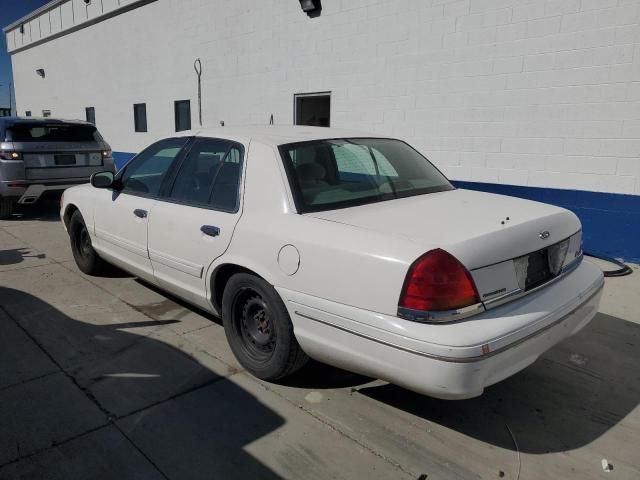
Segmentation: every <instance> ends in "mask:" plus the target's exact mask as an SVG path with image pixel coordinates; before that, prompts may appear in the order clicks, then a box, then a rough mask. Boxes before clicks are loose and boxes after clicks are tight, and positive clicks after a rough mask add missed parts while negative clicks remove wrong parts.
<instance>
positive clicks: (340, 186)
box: [280, 138, 453, 213]
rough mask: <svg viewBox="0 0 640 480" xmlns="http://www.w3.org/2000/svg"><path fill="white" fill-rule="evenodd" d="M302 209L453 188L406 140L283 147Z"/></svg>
mask: <svg viewBox="0 0 640 480" xmlns="http://www.w3.org/2000/svg"><path fill="white" fill-rule="evenodd" d="M280 152H281V155H282V157H283V159H284V162H285V167H286V170H287V175H288V177H289V182H290V185H291V189H292V191H293V194H294V197H295V199H296V205H297V207H298V210H299V211H300V212H301V213H304V212H317V211H322V210H332V209H336V208H345V207H351V206H355V205H361V204H365V203H374V202H381V201H385V200H392V199H394V198H402V197H410V196H414V195H423V194H427V193H434V192H441V191H445V190H452V189H453V186H452V185H451V184H450V183H449V181H448V180H447V179H446V177H445V176H444V175H443V174H442V173H440V171H439V170H438V169H437V168H436V167H434V166H433V165H432V164H431V163H430V162H429V161H428V160H427V159H426V158H424V157H423V156H422V155H420V154H419V153H418V152H417V151H416V150H414V149H413V148H412V147H410V146H409V145H407V144H406V143H404V142H402V141H400V140H392V139H384V138H350V139H347V138H343V139H335V140H320V141H311V142H302V143H295V144H289V145H283V146H281V147H280Z"/></svg>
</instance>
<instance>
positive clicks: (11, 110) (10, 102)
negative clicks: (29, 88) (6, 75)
mask: <svg viewBox="0 0 640 480" xmlns="http://www.w3.org/2000/svg"><path fill="white" fill-rule="evenodd" d="M17 113H18V112H16V115H17ZM9 116H10V117H12V116H13V81H11V82H9Z"/></svg>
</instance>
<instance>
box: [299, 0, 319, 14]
mask: <svg viewBox="0 0 640 480" xmlns="http://www.w3.org/2000/svg"><path fill="white" fill-rule="evenodd" d="M300 8H302V11H303V12H304V13H306V14H307V15H309V16H310V17H317V16H318V15H320V11H321V10H322V4H321V2H320V0H300Z"/></svg>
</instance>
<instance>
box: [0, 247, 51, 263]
mask: <svg viewBox="0 0 640 480" xmlns="http://www.w3.org/2000/svg"><path fill="white" fill-rule="evenodd" d="M25 258H38V259H43V258H47V256H46V255H45V254H44V253H33V251H32V250H31V249H30V248H11V249H9V250H0V267H6V266H9V265H17V264H19V263H22V262H24V259H25Z"/></svg>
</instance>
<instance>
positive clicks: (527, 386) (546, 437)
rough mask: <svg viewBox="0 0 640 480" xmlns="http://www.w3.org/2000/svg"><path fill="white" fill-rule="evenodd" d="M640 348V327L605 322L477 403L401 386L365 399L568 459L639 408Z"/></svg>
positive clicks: (602, 318) (370, 391)
mask: <svg viewBox="0 0 640 480" xmlns="http://www.w3.org/2000/svg"><path fill="white" fill-rule="evenodd" d="M639 346H640V325H638V324H635V323H632V322H628V321H625V320H621V319H619V318H615V317H612V316H608V315H604V314H598V315H597V316H596V317H595V318H594V320H593V321H592V322H591V323H590V324H589V325H588V326H587V327H585V329H584V330H582V331H581V332H579V333H578V334H576V335H575V336H573V337H571V338H569V339H567V340H565V341H564V342H562V343H561V344H560V345H558V346H556V347H555V348H554V349H552V350H550V351H549V352H547V353H546V354H545V355H544V356H543V357H542V358H540V359H539V360H538V361H537V362H535V363H534V364H533V365H532V366H530V367H528V368H527V369H525V370H523V371H522V372H520V373H518V374H516V375H515V376H513V377H511V378H509V379H507V380H505V381H503V382H501V383H498V384H496V385H494V386H492V387H489V388H487V389H486V390H485V393H484V394H483V395H482V396H480V397H478V398H474V399H470V400H460V401H446V400H437V399H434V398H429V397H425V396H422V395H418V394H415V393H412V392H410V391H408V390H404V389H402V388H400V387H396V386H394V385H383V386H375V387H365V388H362V389H360V390H359V393H361V394H363V395H366V396H367V397H369V398H372V399H374V400H376V401H379V402H383V403H385V404H387V405H390V406H393V407H395V408H398V409H401V410H404V411H407V412H409V413H411V414H413V415H415V416H417V417H421V418H423V419H425V420H428V421H430V422H435V423H438V424H440V425H443V426H445V427H447V428H450V429H453V430H456V431H458V432H460V433H463V434H464V435H467V436H469V437H472V438H475V439H478V440H480V441H483V442H486V443H488V444H491V445H495V446H498V447H501V448H505V449H511V450H517V449H519V450H520V451H521V452H523V453H533V454H544V453H549V452H564V451H569V450H573V449H577V448H579V447H582V446H584V445H587V444H589V443H591V442H593V441H594V440H596V439H598V438H599V437H600V436H602V435H603V434H604V433H606V432H607V431H608V430H609V429H610V428H611V427H613V426H615V425H616V424H617V423H618V422H620V421H621V420H622V419H624V417H625V416H627V415H628V414H629V413H630V412H632V411H633V410H634V409H635V408H636V406H637V405H638V403H639V401H640V385H639V382H638V380H639V379H640V348H639ZM507 426H508V427H507ZM509 429H510V430H511V432H512V433H513V436H512V435H511V432H510V431H509ZM516 442H517V443H516Z"/></svg>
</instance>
